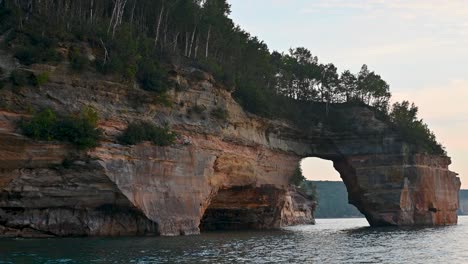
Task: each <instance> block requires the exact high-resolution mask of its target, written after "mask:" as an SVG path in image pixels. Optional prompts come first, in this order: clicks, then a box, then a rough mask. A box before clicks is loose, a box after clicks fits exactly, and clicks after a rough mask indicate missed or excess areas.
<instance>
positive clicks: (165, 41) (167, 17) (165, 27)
mask: <svg viewBox="0 0 468 264" xmlns="http://www.w3.org/2000/svg"><path fill="white" fill-rule="evenodd" d="M168 19H169V10H167V11H166V19H165V21H164V43H163V47H165V46H166V44H167V21H168Z"/></svg>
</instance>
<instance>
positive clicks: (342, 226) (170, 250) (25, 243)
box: [0, 217, 468, 264]
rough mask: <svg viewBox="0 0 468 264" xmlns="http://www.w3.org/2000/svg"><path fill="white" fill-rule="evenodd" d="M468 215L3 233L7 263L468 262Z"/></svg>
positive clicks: (0, 255)
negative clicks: (391, 223) (121, 233)
mask: <svg viewBox="0 0 468 264" xmlns="http://www.w3.org/2000/svg"><path fill="white" fill-rule="evenodd" d="M467 249H468V217H460V218H459V224H458V225H456V226H448V227H437V228H404V229H402V228H369V227H368V225H367V222H366V221H365V219H318V220H317V225H314V226H296V227H288V228H285V229H283V230H280V231H268V232H258V231H251V232H245V231H242V232H211V233H205V234H202V235H200V236H188V237H170V238H162V237H154V238H148V237H143V238H66V239H0V264H6V263H25V264H27V263H51V264H52V263H138V264H146V263H289V264H291V263H425V264H426V263H468V250H467Z"/></svg>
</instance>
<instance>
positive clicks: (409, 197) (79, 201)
mask: <svg viewBox="0 0 468 264" xmlns="http://www.w3.org/2000/svg"><path fill="white" fill-rule="evenodd" d="M28 70H31V71H33V72H44V71H47V72H48V73H49V76H50V78H49V82H48V83H47V84H44V85H42V86H40V87H22V88H18V87H16V88H13V87H6V88H4V89H2V90H0V97H1V98H2V99H3V100H2V102H0V109H2V112H0V234H4V235H12V236H20V235H24V236H39V235H53V236H65V235H138V234H161V235H180V234H196V233H199V232H200V224H201V227H202V228H204V229H212V228H225V229H229V228H236V229H237V228H275V227H280V226H284V225H291V224H301V223H311V222H313V208H314V206H315V205H314V204H313V203H311V202H310V201H308V200H307V199H305V198H304V196H303V195H301V194H299V193H297V192H295V191H292V190H290V189H289V178H290V177H291V176H292V175H293V172H294V170H295V168H296V167H297V166H298V164H299V162H300V160H301V159H302V158H304V157H320V158H324V159H329V160H332V161H333V162H334V166H335V168H336V169H337V170H338V171H339V172H340V174H341V177H342V178H343V181H344V182H345V184H346V186H347V188H348V192H349V201H350V202H351V203H352V204H354V205H356V206H357V207H358V208H359V210H360V211H361V212H363V213H364V214H365V215H366V217H367V219H368V221H369V223H370V224H371V225H415V224H428V225H441V224H454V223H456V221H457V217H456V209H457V207H458V189H459V186H460V181H459V179H458V178H457V177H456V174H455V173H453V172H451V171H449V170H448V165H449V164H450V159H449V158H447V157H435V156H427V155H423V154H412V153H408V151H407V148H406V144H405V143H404V141H403V140H402V139H400V138H399V137H398V136H397V135H396V134H395V133H394V132H393V131H392V130H391V128H390V127H389V126H388V125H387V124H386V123H385V122H383V121H380V120H378V119H377V118H376V117H375V115H374V113H373V112H372V111H370V110H369V109H367V108H365V107H352V106H334V105H332V106H331V107H336V109H337V111H338V112H339V111H342V112H343V113H346V114H345V115H343V117H345V118H346V119H347V120H345V121H346V122H345V123H346V124H347V125H346V129H343V130H336V129H335V130H333V131H332V130H330V129H327V126H325V125H324V124H322V123H320V122H317V123H316V125H313V126H311V127H308V128H307V129H301V130H299V129H297V128H295V127H293V126H292V125H290V124H288V123H287V122H284V121H279V120H267V119H263V118H259V117H257V116H254V115H251V114H248V113H246V112H244V111H243V110H242V109H241V107H240V106H239V105H238V104H237V103H236V102H235V101H234V100H233V99H232V97H231V95H230V93H229V92H227V91H226V89H223V87H221V86H220V85H219V84H217V83H216V82H215V81H214V80H213V78H212V77H211V76H209V75H207V74H205V73H202V74H201V73H200V72H198V71H194V70H193V69H176V70H174V73H173V76H172V77H171V78H172V79H173V82H174V86H177V87H178V90H177V91H176V89H173V90H172V91H171V92H170V94H169V97H170V100H171V102H172V104H171V106H164V105H161V104H159V103H158V101H159V100H160V98H158V97H157V96H155V95H154V94H152V93H150V92H146V91H143V90H141V89H139V88H138V87H137V86H136V85H128V84H121V83H118V82H116V81H115V80H114V79H112V78H111V77H104V76H101V75H97V74H93V73H83V74H80V75H76V74H74V73H71V72H70V71H69V70H68V69H67V67H66V65H58V66H46V65H33V66H32V67H31V68H30V69H28ZM85 106H91V107H93V108H94V109H96V110H97V111H98V113H99V116H100V124H99V125H100V127H101V128H102V129H103V130H104V133H105V138H104V140H103V141H102V142H101V146H100V147H98V148H96V149H93V150H90V151H88V152H87V153H82V152H79V151H78V150H76V149H74V148H73V147H72V146H69V145H65V144H60V143H58V142H36V141H32V140H30V139H27V138H25V137H24V136H22V135H21V134H20V133H19V131H18V130H17V129H16V125H15V124H16V122H17V121H18V120H20V119H21V118H23V117H25V116H27V112H28V109H31V108H32V109H39V108H44V107H50V108H53V109H55V110H56V111H59V112H62V113H70V112H76V111H79V110H80V109H81V108H83V107H85ZM194 107H197V109H202V110H201V111H200V110H198V111H192V109H194ZM219 108H221V109H224V110H226V111H227V113H228V114H229V115H228V118H227V119H226V120H223V119H220V118H218V117H215V116H213V115H212V114H211V113H212V112H213V111H214V110H215V109H219ZM137 120H145V121H149V122H153V123H156V124H169V125H170V126H171V127H172V129H173V130H175V131H176V132H177V133H178V134H179V139H178V142H177V144H175V145H173V146H170V147H158V146H154V145H151V144H150V143H142V144H139V145H136V146H122V145H119V144H116V143H115V138H116V136H117V135H119V133H121V131H122V130H123V129H124V128H125V127H126V125H127V124H128V123H130V122H132V121H137Z"/></svg>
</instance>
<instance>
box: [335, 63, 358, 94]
mask: <svg viewBox="0 0 468 264" xmlns="http://www.w3.org/2000/svg"><path fill="white" fill-rule="evenodd" d="M356 90H357V78H356V76H354V74H352V73H351V72H350V71H349V70H346V71H344V72H343V73H342V74H341V77H340V83H339V93H341V94H343V95H344V97H345V100H346V102H349V101H350V100H352V98H353V97H354V96H355V93H356Z"/></svg>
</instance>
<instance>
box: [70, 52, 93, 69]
mask: <svg viewBox="0 0 468 264" xmlns="http://www.w3.org/2000/svg"><path fill="white" fill-rule="evenodd" d="M68 59H69V60H70V67H71V68H72V70H74V71H77V72H82V71H83V70H84V69H86V67H88V64H89V60H88V58H87V57H86V56H84V55H83V54H82V52H81V51H80V50H79V49H77V48H73V49H71V50H70V53H69V55H68Z"/></svg>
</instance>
